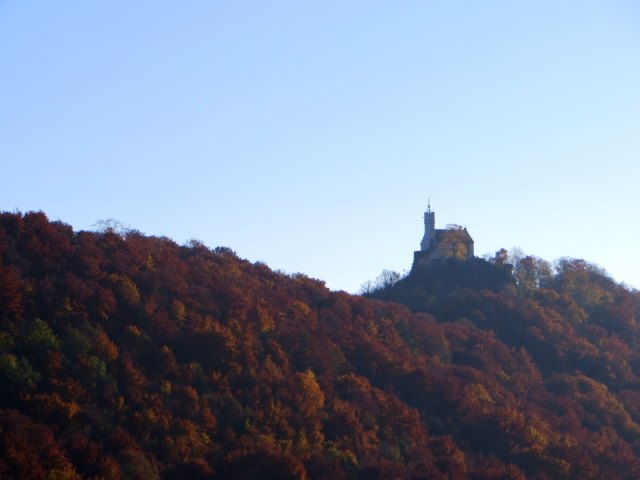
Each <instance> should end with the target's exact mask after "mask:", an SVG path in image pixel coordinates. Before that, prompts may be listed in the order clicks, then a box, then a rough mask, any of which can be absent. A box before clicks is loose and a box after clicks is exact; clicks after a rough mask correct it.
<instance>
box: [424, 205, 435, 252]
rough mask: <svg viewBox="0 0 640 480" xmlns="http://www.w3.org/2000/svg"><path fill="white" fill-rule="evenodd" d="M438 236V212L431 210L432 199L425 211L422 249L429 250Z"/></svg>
mask: <svg viewBox="0 0 640 480" xmlns="http://www.w3.org/2000/svg"><path fill="white" fill-rule="evenodd" d="M435 238H436V214H435V212H432V211H431V200H429V204H428V206H427V211H426V212H424V237H422V241H421V242H420V250H422V251H423V252H424V251H427V250H429V247H430V246H431V244H432V243H433V242H434V240H435Z"/></svg>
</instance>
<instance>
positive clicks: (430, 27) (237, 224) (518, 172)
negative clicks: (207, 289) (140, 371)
mask: <svg viewBox="0 0 640 480" xmlns="http://www.w3.org/2000/svg"><path fill="white" fill-rule="evenodd" d="M0 167H1V170H0V171H1V177H0V209H2V210H10V211H13V210H15V209H19V210H21V211H27V210H43V211H45V212H46V213H47V215H48V216H49V217H50V218H51V219H60V220H63V221H65V222H66V223H69V224H71V225H72V226H73V227H74V228H76V229H89V228H91V227H92V225H94V224H95V223H96V222H97V221H98V220H101V219H107V218H114V219H116V220H119V221H121V222H123V223H125V224H128V225H131V226H132V227H135V228H137V229H138V230H141V231H143V232H145V233H147V234H150V235H166V236H168V237H171V238H173V239H174V240H176V241H178V242H180V243H182V242H184V241H186V240H188V239H190V238H197V239H199V240H202V241H203V242H205V243H206V244H207V245H209V246H211V247H214V246H218V245H224V246H229V247H231V248H233V249H234V250H236V251H237V253H238V254H239V255H240V256H241V257H244V258H247V259H249V260H251V261H257V260H261V261H264V262H266V263H268V264H269V265H270V266H271V267H273V268H278V269H282V270H285V271H287V272H298V271H299V272H303V273H305V274H307V275H309V276H312V277H315V278H320V279H322V280H325V281H326V282H327V285H328V286H329V287H331V288H333V289H344V290H347V291H356V290H357V289H358V287H359V286H360V284H361V283H362V282H363V281H365V280H367V279H371V278H374V277H375V276H376V275H377V274H379V273H380V271H381V270H382V269H384V268H390V269H394V270H399V271H402V270H403V269H408V268H409V267H410V265H411V261H412V256H413V250H416V249H418V247H419V242H420V239H421V237H422V233H423V226H422V214H423V211H424V210H425V208H426V205H427V198H429V197H430V198H431V205H432V207H433V209H434V210H435V212H436V223H437V226H438V227H443V226H445V225H446V224H448V223H457V224H461V225H466V226H467V227H468V229H469V231H470V233H471V234H472V235H473V237H474V239H475V242H476V253H477V254H483V253H486V252H494V251H496V250H498V249H499V248H500V247H506V248H510V247H513V246H518V247H521V248H522V249H523V250H524V251H525V252H526V253H530V254H535V255H538V256H540V257H543V258H546V259H548V260H553V259H555V258H558V257H561V256H572V257H578V258H585V259H587V260H589V261H591V262H594V263H596V264H598V265H600V266H601V267H603V268H605V269H606V270H607V271H608V272H609V273H610V274H611V275H612V276H613V277H614V278H615V279H616V280H619V281H625V282H627V283H629V284H631V285H634V286H636V287H640V265H639V264H640V262H638V257H639V254H638V250H639V248H640V223H639V222H638V212H639V211H640V189H639V188H638V183H639V181H640V4H638V2H636V1H632V0H615V1H604V0H601V1H590V0H566V1H561V0H535V1H533V0H532V1H518V2H515V1H512V0H508V1H507V0H505V1H492V0H488V1H484V2H479V1H476V0H462V1H444V0H443V1H426V0H422V1H400V2H391V1H344V0H341V1H327V0H324V1H321V2H320V1H304V2H301V1H290V2H280V1H272V2H263V1H251V2H248V1H236V0H234V1H204V0H202V1H186V2H178V1H171V2H170V1H157V0H156V1H145V0H136V1H119V0H109V1H106V0H105V1H90V2H89V1H81V0H76V1H67V0H56V1H38V0H30V1H24V0H0Z"/></svg>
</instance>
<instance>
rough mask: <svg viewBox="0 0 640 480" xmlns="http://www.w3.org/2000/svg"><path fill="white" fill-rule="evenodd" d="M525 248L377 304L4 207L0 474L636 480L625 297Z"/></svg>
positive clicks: (633, 382)
mask: <svg viewBox="0 0 640 480" xmlns="http://www.w3.org/2000/svg"><path fill="white" fill-rule="evenodd" d="M533 260H535V259H532V260H530V261H528V263H527V261H524V262H523V263H521V264H519V265H518V268H517V269H516V271H514V272H513V275H512V271H511V268H510V267H509V266H507V265H506V263H504V262H503V263H504V264H500V262H499V261H497V260H496V261H495V262H484V261H482V260H477V261H476V260H473V261H466V262H460V261H455V260H452V261H445V262H440V263H438V264H437V265H436V264H434V265H433V266H432V267H429V268H428V269H424V270H421V271H420V272H416V273H415V274H414V275H410V276H409V277H408V278H406V279H404V280H402V281H401V282H399V283H397V284H395V285H394V286H391V287H389V288H387V289H383V290H379V291H377V292H375V294H374V295H375V296H378V297H380V298H381V299H384V301H383V300H380V299H378V300H376V299H370V298H364V297H359V296H352V295H348V294H346V293H343V292H331V291H329V290H328V289H327V288H325V286H324V284H323V283H322V282H320V281H317V280H312V279H310V278H308V277H305V276H304V275H293V276H288V275H283V274H281V273H277V272H274V271H272V270H270V269H269V268H268V267H267V266H266V265H264V264H260V263H257V264H252V263H250V262H247V261H245V260H242V259H240V258H238V257H237V256H236V255H235V253H234V252H233V251H231V250H230V249H227V248H216V249H213V250H211V249H209V248H207V247H205V246H204V245H202V244H201V243H199V242H197V241H193V242H191V243H190V244H189V245H186V246H180V245H177V244H176V243H174V242H172V241H171V240H168V239H164V238H157V237H147V236H144V235H142V234H140V233H139V232H135V231H127V232H118V231H115V230H113V229H109V228H107V229H105V230H104V231H102V232H74V231H73V230H72V229H71V228H70V227H69V226H68V225H65V224H63V223H60V222H50V221H49V220H48V219H47V217H46V216H45V215H44V214H43V213H28V214H25V215H22V214H14V213H2V214H0V389H1V394H0V431H1V432H2V435H0V477H1V478H56V479H57V478H60V479H64V478H66V479H74V478H104V479H116V478H145V479H146V478H165V479H187V478H189V479H191V478H194V479H198V478H201V479H205V478H212V479H223V478H224V479H229V478H239V479H249V478H267V479H268V478H272V479H282V478H285V479H286V478H291V479H298V478H313V479H316V478H318V479H322V478H330V479H340V478H358V479H387V478H389V479H391V478H413V479H442V480H444V479H524V478H531V479H540V480H541V479H562V478H566V479H569V478H580V479H603V478H607V479H616V478H618V479H628V478H636V477H637V476H638V474H639V473H640V377H639V376H638V375H639V374H640V354H639V351H638V346H639V343H640V335H639V332H638V326H637V323H636V320H637V315H638V308H639V307H640V296H639V295H638V292H635V291H629V290H628V289H626V288H624V287H623V286H621V285H618V284H616V283H615V282H613V281H612V280H611V279H610V278H609V277H608V276H607V275H606V274H605V273H604V272H602V271H600V270H599V269H597V268H596V267H594V266H592V265H590V264H588V263H586V262H584V261H581V260H564V261H563V262H560V263H559V264H558V268H557V270H556V271H555V272H546V271H543V269H541V268H540V265H539V264H537V263H536V262H535V261H533ZM387 300H392V301H393V302H396V303H392V302H388V301H387ZM400 302H401V303H405V304H406V305H407V306H403V305H401V304H400ZM412 312H413V313H412Z"/></svg>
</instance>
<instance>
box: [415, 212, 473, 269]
mask: <svg viewBox="0 0 640 480" xmlns="http://www.w3.org/2000/svg"><path fill="white" fill-rule="evenodd" d="M443 258H458V259H461V260H463V259H467V258H473V238H471V235H469V232H467V229H466V228H463V227H460V226H458V225H449V226H448V227H447V228H445V229H436V214H435V212H432V211H431V203H429V206H428V207H427V211H426V212H424V236H423V237H422V241H421V242H420V250H419V251H417V252H414V253H413V267H412V269H413V268H416V267H419V266H425V265H429V264H430V263H431V262H432V261H434V260H440V259H443Z"/></svg>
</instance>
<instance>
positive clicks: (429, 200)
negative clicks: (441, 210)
mask: <svg viewBox="0 0 640 480" xmlns="http://www.w3.org/2000/svg"><path fill="white" fill-rule="evenodd" d="M427 213H431V199H430V198H429V199H427Z"/></svg>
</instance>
